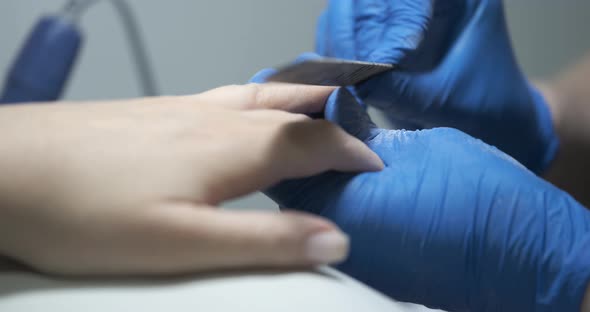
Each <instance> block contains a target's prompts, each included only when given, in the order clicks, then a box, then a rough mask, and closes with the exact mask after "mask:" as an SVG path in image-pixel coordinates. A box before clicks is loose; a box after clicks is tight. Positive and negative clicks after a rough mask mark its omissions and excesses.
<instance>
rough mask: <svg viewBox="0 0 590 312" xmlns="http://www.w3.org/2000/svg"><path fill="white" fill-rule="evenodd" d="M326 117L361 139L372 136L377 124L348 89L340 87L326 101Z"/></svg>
mask: <svg viewBox="0 0 590 312" xmlns="http://www.w3.org/2000/svg"><path fill="white" fill-rule="evenodd" d="M324 115H325V118H326V119H327V120H329V121H331V122H333V123H335V124H337V125H339V126H340V127H342V128H343V129H344V130H345V131H346V132H348V133H349V134H350V135H352V136H355V137H357V138H358V139H359V140H361V141H367V140H369V139H370V138H372V137H373V136H374V134H375V131H376V130H377V126H376V125H375V123H373V121H372V120H371V117H370V116H369V114H368V113H367V110H366V109H365V108H364V107H363V106H362V105H361V103H360V102H359V101H358V100H357V98H356V97H355V96H354V95H353V94H352V93H351V92H350V91H349V90H348V89H347V88H339V89H337V90H335V91H334V92H332V94H331V95H330V97H329V98H328V101H327V103H326V109H325V112H324Z"/></svg>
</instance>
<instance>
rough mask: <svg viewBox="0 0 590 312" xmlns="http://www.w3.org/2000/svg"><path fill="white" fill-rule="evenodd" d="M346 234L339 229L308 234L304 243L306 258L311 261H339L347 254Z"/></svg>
mask: <svg viewBox="0 0 590 312" xmlns="http://www.w3.org/2000/svg"><path fill="white" fill-rule="evenodd" d="M348 245H349V240H348V236H346V235H345V234H344V233H342V232H339V231H323V232H318V233H316V234H314V235H312V236H310V237H309V238H308V239H307V241H306V243H305V253H306V256H307V259H308V260H310V261H311V262H313V263H318V264H331V263H335V262H340V261H342V260H344V259H345V258H346V256H347V255H348Z"/></svg>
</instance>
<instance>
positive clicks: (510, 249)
mask: <svg viewBox="0 0 590 312" xmlns="http://www.w3.org/2000/svg"><path fill="white" fill-rule="evenodd" d="M269 73H270V72H269V71H264V72H261V74H259V75H258V76H257V77H256V78H255V79H254V80H255V81H261V79H263V78H264V76H266V75H268V74H269ZM325 117H326V118H327V119H328V120H331V121H333V122H335V123H337V124H339V125H341V126H342V127H343V128H344V129H345V130H346V131H348V132H349V133H350V134H352V135H355V136H357V137H358V138H359V139H361V140H363V141H364V142H365V143H366V144H368V146H369V147H370V148H371V149H372V150H373V151H375V152H376V153H377V154H378V155H379V156H380V157H381V159H382V160H383V162H384V163H385V165H386V168H385V169H384V170H382V171H380V172H376V173H363V174H356V175H355V174H342V173H335V172H331V173H326V174H322V175H319V176H315V177H311V178H306V179H299V180H289V181H285V182H283V183H281V184H279V185H277V186H274V187H272V188H270V189H268V190H267V191H266V192H265V193H266V194H267V195H268V196H270V197H271V198H272V199H273V200H275V201H276V202H277V203H279V204H280V205H281V207H288V208H297V209H301V210H304V211H308V212H312V213H315V214H319V215H322V216H325V217H327V218H329V219H331V220H333V221H334V222H335V223H337V224H338V225H339V226H340V227H341V228H342V229H343V230H344V231H345V232H347V233H348V234H350V237H351V254H350V257H349V259H348V260H347V261H346V262H344V263H342V264H341V265H340V266H339V269H341V270H342V271H344V272H346V273H348V274H350V275H352V276H354V277H356V278H358V279H360V280H361V281H363V282H365V283H367V284H368V285H370V286H372V287H374V288H376V289H378V290H379V291H382V292H383V293H385V294H387V295H389V296H391V297H393V298H395V299H398V300H402V301H410V302H416V303H421V304H426V305H428V306H432V307H436V308H443V309H448V310H460V311H463V310H466V309H470V310H472V311H578V310H577V309H579V305H580V303H581V300H582V296H583V293H584V290H585V287H586V285H587V283H588V281H589V279H590V264H589V263H590V212H588V211H586V210H585V208H584V207H582V206H581V205H580V204H578V203H577V202H576V201H574V200H573V199H572V198H571V197H570V196H568V195H567V194H565V193H564V192H562V191H560V190H559V189H557V188H555V187H554V186H552V185H550V184H549V183H547V182H545V181H543V180H542V179H540V178H538V177H537V176H535V175H534V174H533V173H531V172H530V171H528V170H526V168H524V167H523V166H522V165H520V164H519V163H517V162H516V161H514V159H512V158H511V157H509V156H507V155H506V154H504V153H502V152H500V151H499V150H497V149H495V148H493V147H490V146H488V145H486V144H485V143H483V142H481V141H479V140H477V139H474V138H472V137H469V136H468V135H466V134H464V133H462V132H460V131H458V130H454V129H449V128H435V129H431V130H422V131H403V130H383V129H377V128H376V127H375V125H374V124H373V123H372V122H371V120H370V119H369V117H368V116H367V114H366V112H365V111H364V110H363V109H362V108H361V107H360V105H359V104H358V103H357V102H356V100H355V98H354V97H353V96H352V95H351V94H350V93H349V92H348V91H347V90H346V89H340V90H339V91H336V92H334V93H333V94H332V95H331V97H330V99H329V100H328V103H327V106H326V111H325Z"/></svg>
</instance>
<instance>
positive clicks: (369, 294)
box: [0, 263, 433, 312]
mask: <svg viewBox="0 0 590 312" xmlns="http://www.w3.org/2000/svg"><path fill="white" fill-rule="evenodd" d="M3 267H4V269H0V311H12V312H21V311H22V312H24V311H26V312H36V311H44V312H45V311H66V312H67V311H89V312H94V311H143V312H159V311H175V312H177V311H181V312H182V311H214V312H233V311H246V312H249V311H256V312H266V311H268V312H271V311H272V312H275V311H285V312H291V311H292V312H295V311H297V312H300V311H310V312H314V311H318V312H319V311H322V312H324V311H345V312H348V311H350V312H353V311H354V312H358V311H374V312H381V311H383V312H385V311H387V312H418V311H420V312H427V311H433V310H429V309H426V308H424V307H421V306H417V305H413V304H408V303H400V302H395V301H393V300H391V299H389V298H387V297H385V296H383V295H381V294H380V293H378V292H376V291H374V290H372V289H370V288H368V287H367V286H365V285H363V284H361V283H359V282H357V281H356V280H354V279H352V278H350V277H348V276H346V275H344V274H342V273H340V272H337V271H335V270H333V269H330V268H325V267H322V268H318V269H316V270H312V271H256V272H240V273H231V274H229V273H225V274H207V275H194V276H184V277H171V278H151V279H136V278H135V279H122V278H117V279H66V278H56V277H50V276H45V275H41V274H37V273H33V272H27V271H24V270H20V269H16V268H15V267H14V266H12V267H10V266H7V265H6V263H4V266H3Z"/></svg>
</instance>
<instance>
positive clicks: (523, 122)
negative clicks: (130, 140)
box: [317, 0, 558, 173]
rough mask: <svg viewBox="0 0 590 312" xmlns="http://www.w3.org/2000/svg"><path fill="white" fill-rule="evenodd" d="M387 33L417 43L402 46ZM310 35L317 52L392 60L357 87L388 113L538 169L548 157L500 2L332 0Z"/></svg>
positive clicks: (546, 124) (545, 130) (546, 122)
mask: <svg viewBox="0 0 590 312" xmlns="http://www.w3.org/2000/svg"><path fill="white" fill-rule="evenodd" d="M399 6H402V7H403V10H401V11H403V12H405V14H404V16H403V17H400V16H398V15H399V14H398V11H400V10H399V9H398V7H399ZM425 12H426V15H425ZM336 25H339V26H338V27H337V26H336ZM392 25H394V26H395V27H394V26H392ZM426 27H428V30H427V31H422V30H424V29H426ZM400 29H403V30H404V31H399V30H400ZM415 29H419V30H420V31H414V30H415ZM396 32H399V34H401V35H400V36H401V37H402V38H406V39H407V38H419V37H420V36H419V34H422V35H423V40H422V42H421V44H420V45H419V46H418V47H417V48H415V49H411V48H414V47H415V46H416V44H415V40H414V39H412V40H410V39H407V40H402V39H400V38H399V37H397V36H396V35H395V33H396ZM407 32H412V33H414V35H413V36H406V35H404V34H405V33H407ZM317 37H318V39H317V43H318V44H317V46H318V52H319V53H320V54H322V55H323V56H330V57H340V58H356V59H360V60H366V61H375V62H390V63H397V64H400V66H399V68H398V70H394V71H392V72H388V73H385V74H382V75H380V76H378V77H376V78H374V79H371V80H369V81H367V82H366V83H364V84H362V85H360V86H358V88H357V94H358V96H359V97H360V98H362V99H363V100H364V101H365V102H366V104H369V105H374V106H376V107H379V108H381V109H383V110H385V111H386V113H387V114H388V115H389V116H390V117H391V118H392V119H403V120H406V121H410V122H412V123H414V124H416V125H418V127H422V128H430V127H438V126H449V127H454V128H458V129H460V130H462V131H464V132H467V133H469V134H471V135H473V136H475V137H477V138H480V139H482V140H484V141H485V142H487V143H488V144H492V145H495V146H497V147H499V148H500V149H501V150H503V151H504V152H506V153H508V154H510V155H512V156H513V157H514V158H516V159H517V160H518V161H520V162H521V163H522V164H524V165H525V166H526V167H528V168H529V169H531V170H533V171H535V172H537V173H540V172H542V171H544V170H545V169H546V168H547V167H548V165H549V164H550V162H551V160H552V159H553V158H554V155H555V152H556V150H557V145H558V139H557V136H556V134H555V132H554V129H553V125H552V120H551V113H550V111H549V108H548V106H547V103H546V102H545V100H544V98H543V97H542V96H541V95H540V94H539V92H538V91H537V90H536V89H535V88H534V87H533V86H531V85H530V83H529V82H528V81H527V79H526V78H525V77H524V75H523V74H522V72H521V70H520V69H519V66H518V64H517V62H516V60H515V57H514V54H513V51H512V47H511V44H510V39H509V36H508V30H507V27H506V21H505V18H504V12H503V4H502V1H501V0H445V1H435V2H434V5H433V4H432V2H431V1H417V2H416V1H400V0H365V1H354V0H333V1H330V4H329V7H328V9H327V11H326V13H325V14H324V15H323V16H322V18H321V19H320V23H319V28H318V36H317ZM408 42H412V44H407V43H408ZM407 47H410V49H408V48H407ZM400 50H401V51H404V53H401V54H400V53H399V51H400ZM388 53H389V54H388ZM402 54H403V55H402Z"/></svg>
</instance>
